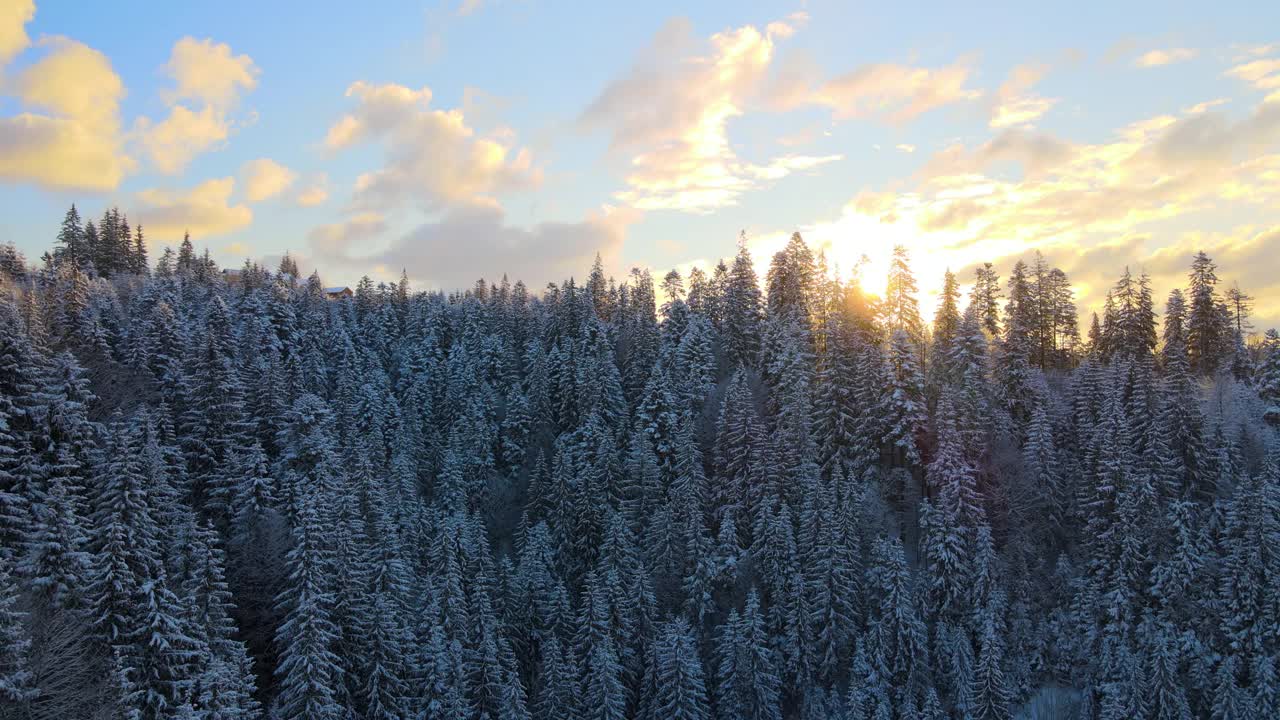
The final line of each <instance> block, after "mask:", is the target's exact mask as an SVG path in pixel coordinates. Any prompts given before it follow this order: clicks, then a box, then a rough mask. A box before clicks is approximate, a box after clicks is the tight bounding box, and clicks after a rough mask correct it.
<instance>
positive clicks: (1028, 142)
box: [921, 128, 1073, 177]
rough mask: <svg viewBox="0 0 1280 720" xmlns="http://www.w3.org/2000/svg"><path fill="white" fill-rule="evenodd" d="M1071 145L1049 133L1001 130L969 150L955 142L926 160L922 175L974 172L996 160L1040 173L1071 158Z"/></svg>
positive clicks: (1018, 129)
mask: <svg viewBox="0 0 1280 720" xmlns="http://www.w3.org/2000/svg"><path fill="white" fill-rule="evenodd" d="M1072 152H1073V148H1072V147H1071V145H1070V144H1069V143H1067V142H1065V141H1062V140H1058V139H1057V138H1054V137H1053V136H1050V135H1047V134H1044V133H1037V132H1033V131H1029V130H1024V129H1021V128H1012V129H1009V130H1005V131H1003V132H1001V133H1000V134H999V135H997V136H996V137H995V138H993V139H992V140H990V141H988V142H986V143H983V144H982V145H979V146H978V147H977V148H975V149H974V150H973V151H969V150H967V149H966V148H965V147H964V146H963V145H960V144H955V145H951V146H950V147H948V148H946V149H945V150H942V151H941V152H939V153H938V154H936V155H934V156H933V157H932V158H930V159H929V162H928V163H927V164H926V165H925V167H924V168H923V169H922V170H921V174H922V175H923V176H925V177H942V176H958V175H965V174H970V173H978V172H982V171H983V170H985V169H986V168H987V167H988V166H990V165H993V164H995V163H1000V162H1013V163H1017V164H1018V165H1020V166H1021V168H1022V170H1023V172H1025V173H1026V174H1027V175H1030V176H1036V175H1040V174H1042V173H1044V172H1046V171H1048V170H1050V169H1052V168H1053V167H1054V166H1056V165H1057V164H1059V163H1061V162H1063V161H1066V160H1069V159H1070V158H1071V155H1072Z"/></svg>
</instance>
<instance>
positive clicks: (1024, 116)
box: [989, 65, 1058, 128]
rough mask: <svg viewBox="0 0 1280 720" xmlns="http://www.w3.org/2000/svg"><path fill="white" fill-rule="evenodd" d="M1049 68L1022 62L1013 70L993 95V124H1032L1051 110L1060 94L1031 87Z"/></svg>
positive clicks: (1013, 125) (1010, 125)
mask: <svg viewBox="0 0 1280 720" xmlns="http://www.w3.org/2000/svg"><path fill="white" fill-rule="evenodd" d="M1046 71H1047V68H1046V67H1045V66H1043V65H1019V66H1017V67H1015V68H1014V69H1013V70H1011V71H1010V72H1009V78H1008V79H1007V80H1005V82H1004V84H1003V85H1001V86H1000V89H999V90H998V91H996V94H995V96H994V98H993V101H992V104H991V117H990V120H989V124H990V126H991V127H993V128H1009V127H1018V126H1027V127H1030V126H1031V124H1032V123H1033V122H1035V121H1036V120H1038V119H1039V118H1040V116H1041V115H1044V114H1045V113H1046V112H1049V110H1050V108H1052V107H1053V106H1054V105H1055V104H1056V103H1057V102H1058V100H1057V98H1046V97H1041V96H1039V95H1037V94H1035V93H1033V92H1031V88H1033V87H1035V85H1036V84H1037V83H1039V82H1040V80H1041V78H1043V77H1044V74H1045V72H1046Z"/></svg>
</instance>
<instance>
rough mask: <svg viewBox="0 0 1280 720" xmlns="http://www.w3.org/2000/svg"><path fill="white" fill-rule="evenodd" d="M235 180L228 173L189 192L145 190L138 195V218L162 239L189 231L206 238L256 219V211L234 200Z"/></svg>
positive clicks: (153, 235)
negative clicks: (236, 203)
mask: <svg viewBox="0 0 1280 720" xmlns="http://www.w3.org/2000/svg"><path fill="white" fill-rule="evenodd" d="M235 184H236V181H235V178H230V177H225V178H219V179H215V180H207V181H205V182H203V183H200V184H199V185H197V186H195V187H194V188H192V189H191V190H189V191H186V192H182V191H171V190H163V189H158V188H152V189H148V190H143V191H141V192H139V193H137V195H136V198H135V199H136V202H137V205H138V207H139V208H140V210H139V211H138V213H137V214H138V218H139V219H140V220H141V222H142V223H143V224H144V225H146V228H147V233H148V234H149V235H150V236H152V237H155V238H159V239H161V240H176V239H179V238H181V237H182V235H183V233H185V232H188V231H189V232H190V233H191V234H192V235H194V236H196V237H202V238H203V237H210V236H214V235H222V234H225V233H229V232H232V231H235V230H239V229H240V228H243V227H245V226H247V225H249V223H251V222H253V211H252V210H250V209H249V207H248V206H247V205H232V204H231V203H230V199H231V193H232V192H233V191H234V190H235Z"/></svg>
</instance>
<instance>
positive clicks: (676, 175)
mask: <svg viewBox="0 0 1280 720" xmlns="http://www.w3.org/2000/svg"><path fill="white" fill-rule="evenodd" d="M806 19H807V16H805V15H803V14H797V15H793V16H790V17H789V18H788V19H787V20H786V21H775V22H771V23H769V24H768V25H767V26H766V28H765V31H764V32H761V31H760V30H758V29H757V28H756V27H754V26H750V25H748V26H744V27H741V28H737V29H734V30H727V31H724V32H720V33H716V34H715V35H712V36H711V37H710V38H709V39H708V41H707V42H706V43H705V44H702V43H699V42H698V41H696V40H695V39H694V38H693V37H692V28H691V25H690V24H689V21H688V20H686V19H683V18H677V19H675V20H672V21H670V22H668V23H667V24H666V25H665V26H664V27H663V28H662V29H661V30H660V31H659V32H658V34H657V35H656V36H655V38H654V40H653V41H652V43H651V45H650V47H649V48H648V49H647V50H646V51H645V52H643V53H642V54H641V56H640V58H639V59H638V60H637V62H636V64H635V65H634V66H633V67H632V68H631V69H630V70H629V71H628V72H627V73H626V74H625V75H623V76H622V77H620V78H618V79H617V80H614V81H613V82H612V83H610V84H609V85H608V86H607V87H606V88H605V89H604V90H603V91H602V92H601V93H600V95H598V96H597V97H596V99H595V100H594V101H593V102H592V103H591V105H590V106H588V108H587V109H586V111H584V112H583V114H582V116H581V117H580V119H579V122H580V124H581V125H582V126H583V127H585V128H587V129H598V128H603V129H607V130H608V131H609V132H610V135H611V139H610V147H611V149H612V151H613V152H614V153H616V154H617V155H619V156H622V157H625V158H627V162H628V164H629V171H628V173H627V175H626V178H625V179H626V184H627V189H625V190H622V191H620V192H618V193H616V194H615V197H616V198H617V199H618V200H619V201H621V202H623V203H625V204H627V205H630V206H632V207H635V208H638V209H642V210H657V209H671V210H684V211H689V212H710V211H712V210H715V209H716V208H720V207H725V206H728V205H732V204H734V203H735V202H736V201H737V198H738V196H740V195H741V194H742V193H744V192H747V191H748V190H751V189H753V188H756V187H759V185H760V184H761V183H762V182H767V181H776V180H779V179H781V178H783V177H786V176H787V175H789V174H791V173H793V172H796V171H801V170H807V169H810V168H814V167H817V166H818V165H822V164H825V163H829V162H833V161H835V160H839V159H840V156H839V155H827V156H804V155H784V156H781V157H777V158H773V159H771V160H768V161H766V162H764V163H762V164H758V163H753V162H749V161H746V160H743V159H742V158H740V157H738V155H737V153H736V152H735V151H734V149H733V148H732V147H731V146H730V144H729V138H728V124H729V122H730V120H732V119H733V118H736V117H739V116H741V115H742V114H743V112H744V107H745V105H746V104H747V103H748V101H749V100H750V99H751V98H752V97H754V96H755V95H756V94H757V93H758V92H759V91H760V89H761V87H762V86H763V85H762V84H763V81H764V80H765V78H766V71H767V69H768V67H769V65H770V63H771V61H772V60H773V57H774V50H775V40H776V39H780V38H785V37H790V36H791V35H792V34H794V32H795V30H796V27H797V26H798V25H799V24H801V23H803V22H804V21H805V20H806Z"/></svg>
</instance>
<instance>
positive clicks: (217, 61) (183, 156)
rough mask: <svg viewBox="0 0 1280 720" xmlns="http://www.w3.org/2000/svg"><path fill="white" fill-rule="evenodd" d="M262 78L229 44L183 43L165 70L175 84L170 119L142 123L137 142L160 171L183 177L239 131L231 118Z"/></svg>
mask: <svg viewBox="0 0 1280 720" xmlns="http://www.w3.org/2000/svg"><path fill="white" fill-rule="evenodd" d="M259 72H260V71H259V70H258V67H257V66H256V65H255V64H254V62H253V60H252V59H251V58H250V57H249V56H248V55H232V54H231V47H230V46H228V45H227V44H226V43H214V42H213V40H210V39H205V40H196V39H195V38H192V37H189V36H188V37H184V38H182V39H181V40H179V41H178V42H176V43H174V46H173V50H172V52H171V53H170V56H169V62H168V63H166V64H165V66H164V73H165V74H166V75H167V76H168V77H169V78H170V79H171V80H172V81H173V86H172V87H171V88H169V89H167V90H165V91H164V92H163V93H162V96H163V97H164V98H165V100H166V101H167V102H168V103H170V109H169V115H168V117H166V118H165V119H164V120H161V121H160V122H154V121H152V120H151V119H150V118H147V117H140V118H138V119H137V120H136V121H135V122H134V128H133V138H134V140H135V142H136V143H137V144H138V146H139V147H140V148H141V149H142V151H143V152H144V153H145V154H146V155H147V156H148V158H149V159H150V160H151V164H152V165H153V166H154V167H155V169H156V170H157V171H159V172H161V173H163V174H166V175H175V174H177V173H180V172H182V170H183V169H184V168H185V167H186V166H187V164H188V163H190V162H191V161H192V160H193V159H194V158H195V157H197V156H198V155H201V154H203V153H205V152H208V151H209V150H212V149H215V148H218V147H221V146H222V145H223V144H224V143H225V142H226V139H227V137H228V136H229V135H230V133H231V131H232V129H233V126H234V120H233V118H232V116H231V113H232V111H233V110H234V109H235V108H236V106H237V105H238V104H239V100H240V95H241V94H242V93H245V92H249V91H251V90H253V89H254V88H255V87H256V86H257V83H258V80H257V77H258V74H259Z"/></svg>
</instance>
